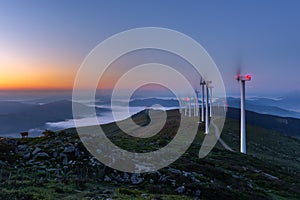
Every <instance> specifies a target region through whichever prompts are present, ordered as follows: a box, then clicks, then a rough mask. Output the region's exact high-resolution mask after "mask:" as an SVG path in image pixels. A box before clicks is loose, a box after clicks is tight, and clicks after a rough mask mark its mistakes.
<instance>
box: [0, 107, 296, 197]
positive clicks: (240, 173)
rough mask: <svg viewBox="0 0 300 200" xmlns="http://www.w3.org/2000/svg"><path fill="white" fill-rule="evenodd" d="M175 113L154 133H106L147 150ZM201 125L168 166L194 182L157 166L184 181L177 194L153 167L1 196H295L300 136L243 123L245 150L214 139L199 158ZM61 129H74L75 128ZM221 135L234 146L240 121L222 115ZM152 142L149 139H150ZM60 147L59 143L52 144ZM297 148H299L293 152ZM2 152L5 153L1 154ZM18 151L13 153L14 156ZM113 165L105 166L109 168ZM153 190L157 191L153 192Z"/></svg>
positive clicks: (165, 134)
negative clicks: (124, 176) (124, 178)
mask: <svg viewBox="0 0 300 200" xmlns="http://www.w3.org/2000/svg"><path fill="white" fill-rule="evenodd" d="M134 120H135V121H136V123H138V124H141V125H145V124H147V120H148V119H147V117H146V116H145V115H143V114H139V115H137V116H135V117H134ZM178 122H179V121H178V114H177V112H176V111H170V112H169V113H168V123H167V124H166V125H165V128H164V129H163V130H162V131H161V132H160V133H159V134H157V135H156V136H154V137H151V138H148V139H136V140H135V139H134V138H132V137H129V136H128V135H126V134H124V133H122V132H121V131H120V130H118V128H117V127H116V126H115V124H114V123H112V124H108V125H105V126H104V127H103V128H104V129H105V130H107V131H108V132H109V133H108V134H107V135H108V137H109V138H110V139H111V140H112V141H113V142H114V143H115V144H117V145H119V146H121V147H123V148H126V149H128V150H131V151H136V152H141V151H151V150H154V149H158V148H160V147H162V146H164V145H166V144H167V143H168V142H169V141H170V140H171V139H172V138H173V136H174V133H175V132H176V130H177V127H178ZM203 128H204V127H203V126H202V125H200V127H199V132H198V134H197V136H196V139H195V141H194V142H193V144H192V145H191V147H190V148H189V150H188V151H187V152H186V153H185V154H184V155H183V156H182V157H181V158H180V159H179V160H177V161H176V162H174V163H173V164H171V166H170V167H172V168H176V169H179V170H181V171H185V172H191V173H193V174H194V176H195V177H196V178H197V179H198V180H200V183H196V182H195V181H192V180H190V179H188V178H187V177H185V176H181V175H175V174H172V173H170V171H168V168H164V169H161V170H159V172H160V174H163V175H166V176H169V177H171V178H172V179H175V180H176V184H177V185H176V187H177V186H180V185H182V184H185V187H186V189H187V191H190V192H187V193H185V196H182V195H180V196H178V194H177V193H176V192H174V189H175V188H176V187H175V188H174V187H173V186H171V185H170V184H169V183H156V184H152V183H150V182H149V180H150V179H153V180H154V181H155V180H156V177H155V175H154V174H152V173H148V174H144V175H143V176H144V178H145V181H144V182H143V183H142V184H140V185H132V184H120V183H105V182H103V181H100V182H99V181H98V182H97V181H96V182H95V181H94V180H90V179H88V180H87V181H86V183H85V185H84V187H82V186H80V185H78V184H75V182H74V181H69V182H68V183H62V182H61V181H56V182H55V181H49V182H47V183H43V184H42V185H40V186H39V185H38V184H37V185H36V186H30V184H28V186H27V187H25V186H21V188H15V187H8V186H5V187H2V188H1V189H0V199H1V198H2V199H7V198H8V197H12V199H14V198H13V197H16V198H15V199H19V198H18V195H19V196H22V195H25V194H28V199H57V198H61V199H91V198H89V197H95V196H99V193H101V191H103V190H105V189H110V190H111V193H110V195H109V196H111V197H113V198H114V199H145V198H144V197H141V194H143V193H146V194H148V196H147V197H146V199H151V198H152V197H155V196H159V197H160V198H162V199H183V198H187V199H189V198H191V199H193V192H194V191H196V190H200V191H201V198H202V199H250V198H251V199H299V198H300V189H299V188H300V162H299V153H298V152H300V140H297V139H294V138H290V137H287V136H285V135H282V134H280V133H276V132H274V131H270V130H266V129H263V128H259V127H255V126H247V130H248V136H247V137H248V138H247V139H248V140H247V141H248V142H247V144H248V155H242V154H240V153H237V152H229V151H227V150H225V149H224V148H223V147H222V146H221V145H220V144H219V143H218V144H217V145H216V147H215V148H214V150H213V151H212V152H211V153H210V154H209V155H208V156H207V157H205V158H204V159H199V158H198V151H199V148H200V146H201V143H202V141H203V138H204V134H203V131H202V130H203ZM66 132H68V133H75V130H74V129H69V130H67V131H66ZM67 135H68V136H69V137H70V136H71V138H70V139H69V141H68V142H76V141H77V142H78V138H77V135H76V134H67ZM57 137H61V138H65V135H63V134H61V135H57V136H51V137H44V138H34V139H26V140H20V143H27V144H28V145H29V146H30V145H36V144H42V143H43V142H47V141H49V140H53V138H57ZM221 137H222V139H223V140H224V141H225V142H226V143H227V144H228V145H229V146H230V147H232V148H233V149H234V150H236V151H238V149H239V123H238V121H236V120H230V119H228V120H226V123H225V127H224V130H223V132H222V135H221ZM150 143H151V145H149V144H150ZM1 148H2V149H3V150H5V151H7V149H9V148H13V147H11V146H5V144H3V143H2V142H0V149H1ZM55 148H59V147H55ZM82 148H83V146H82ZM297 153H298V154H297ZM6 155H7V154H6ZM0 156H1V157H0V160H3V159H9V160H11V161H10V162H11V163H12V165H13V164H14V159H17V158H15V157H10V158H8V157H7V156H6V157H5V155H3V154H0ZM16 157H17V156H16ZM111 171H112V170H108V171H106V173H110V172H111ZM155 193H157V194H158V195H153V194H155Z"/></svg>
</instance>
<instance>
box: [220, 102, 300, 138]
mask: <svg viewBox="0 0 300 200" xmlns="http://www.w3.org/2000/svg"><path fill="white" fill-rule="evenodd" d="M226 117H228V118H231V119H235V120H239V119H240V109H237V108H229V109H228V112H227V114H226ZM246 123H247V124H251V125H254V126H258V127H262V128H266V129H269V130H274V131H277V132H280V133H283V134H286V135H289V136H293V137H298V138H299V137H300V128H299V127H300V119H296V118H290V117H278V116H274V115H267V114H259V113H256V112H252V111H246Z"/></svg>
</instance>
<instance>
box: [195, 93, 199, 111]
mask: <svg viewBox="0 0 300 200" xmlns="http://www.w3.org/2000/svg"><path fill="white" fill-rule="evenodd" d="M195 93H196V99H195V116H196V117H198V114H199V105H198V99H199V90H197V89H196V90H195Z"/></svg>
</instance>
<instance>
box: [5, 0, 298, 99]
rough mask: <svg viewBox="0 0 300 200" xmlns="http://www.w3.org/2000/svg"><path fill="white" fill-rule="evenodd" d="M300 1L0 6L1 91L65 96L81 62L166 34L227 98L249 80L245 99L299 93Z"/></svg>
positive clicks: (11, 2)
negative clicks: (201, 52)
mask: <svg viewBox="0 0 300 200" xmlns="http://www.w3.org/2000/svg"><path fill="white" fill-rule="evenodd" d="M299 10H300V1H296V0H294V1H293V0H290V1H283V0H282V1H274V0H262V1H261V0H257V1H239V0H236V1H233V0H228V1H211V0H209V1H173V0H172V1H171V0H170V1H158V0H154V1H140V0H137V1H134V0H130V1H129V0H128V1H126V0H122V1H121V0H120V1H91V0H88V1H84V0H82V1H76V0H74V1H71V0H68V1H67V0H57V1H54V0H51V1H50V0H49V1H46V0H45V1H38V0H36V1H32V0H27V1H21V0H20V1H15V0H6V1H5V0H2V1H0V89H2V90H5V89H70V88H72V84H73V81H74V77H75V75H76V71H77V69H78V68H79V66H80V64H81V62H82V61H83V59H84V58H85V56H86V55H87V54H88V53H89V52H90V51H91V50H92V49H93V48H94V47H95V46H96V45H97V44H98V43H99V42H101V41H103V40H105V39H106V38H108V37H109V36H111V35H113V34H116V33H118V32H121V31H125V30H127V29H131V28H136V27H145V26H157V27H165V28H170V29H174V30H177V31H180V32H182V33H184V34H187V35H188V36H190V37H192V38H194V39H195V40H196V41H197V42H199V43H200V44H201V45H202V46H203V47H204V48H205V49H206V50H207V51H208V53H209V54H210V55H211V57H212V58H213V59H214V61H215V63H216V64H217V66H218V67H219V69H220V71H221V74H222V76H223V79H224V82H225V86H226V90H227V92H228V94H234V93H236V92H237V91H238V90H239V86H238V84H237V83H236V81H235V80H234V75H235V73H236V71H237V67H238V66H239V65H242V66H243V69H242V72H245V73H246V72H249V73H251V74H252V75H253V81H251V82H250V83H249V84H248V85H247V87H248V88H247V89H248V92H249V94H252V95H271V94H284V93H286V92H288V91H291V90H298V89H300V79H299V75H300V66H299V63H300V12H299Z"/></svg>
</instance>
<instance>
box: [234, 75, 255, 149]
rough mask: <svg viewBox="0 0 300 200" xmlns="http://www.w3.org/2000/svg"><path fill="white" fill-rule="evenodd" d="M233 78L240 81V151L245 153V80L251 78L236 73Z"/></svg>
mask: <svg viewBox="0 0 300 200" xmlns="http://www.w3.org/2000/svg"><path fill="white" fill-rule="evenodd" d="M235 78H236V80H237V81H239V82H241V153H246V115H245V82H246V81H250V80H251V75H249V74H247V75H245V76H241V75H240V74H237V75H236V77H235Z"/></svg>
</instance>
